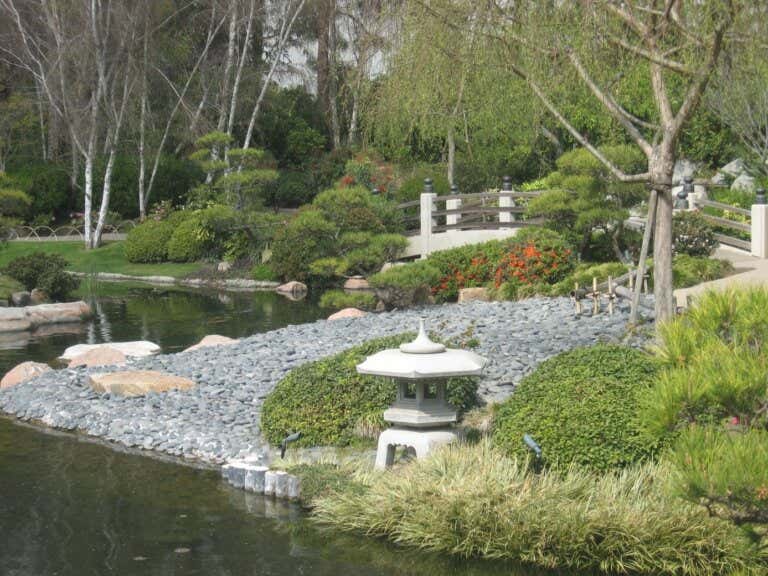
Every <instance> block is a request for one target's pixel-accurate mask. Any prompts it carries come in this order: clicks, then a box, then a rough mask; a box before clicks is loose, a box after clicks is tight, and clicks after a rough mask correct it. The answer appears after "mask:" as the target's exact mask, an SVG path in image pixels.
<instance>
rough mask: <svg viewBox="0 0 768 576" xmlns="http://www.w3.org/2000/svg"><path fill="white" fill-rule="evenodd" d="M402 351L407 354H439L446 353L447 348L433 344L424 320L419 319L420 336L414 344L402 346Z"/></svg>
mask: <svg viewBox="0 0 768 576" xmlns="http://www.w3.org/2000/svg"><path fill="white" fill-rule="evenodd" d="M400 351H401V352H405V353H406V354H439V353H441V352H445V346H443V345H442V344H439V343H437V342H432V340H430V339H429V336H427V331H426V330H425V328H424V318H419V334H418V336H416V339H415V340H414V341H413V342H409V343H408V344H401V345H400Z"/></svg>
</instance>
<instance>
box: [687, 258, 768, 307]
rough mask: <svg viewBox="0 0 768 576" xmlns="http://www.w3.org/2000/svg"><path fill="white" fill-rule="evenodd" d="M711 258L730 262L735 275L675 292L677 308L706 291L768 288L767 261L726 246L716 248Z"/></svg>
mask: <svg viewBox="0 0 768 576" xmlns="http://www.w3.org/2000/svg"><path fill="white" fill-rule="evenodd" d="M712 257H713V258H720V259H722V260H728V261H729V262H731V264H733V267H734V269H735V273H734V274H732V275H731V276H728V277H726V278H720V279H719V280H712V281H711V282H702V283H701V284H697V285H696V286H691V287H690V288H680V289H678V290H675V299H676V300H677V305H678V306H682V307H686V306H687V304H686V303H687V301H688V297H691V298H696V296H698V295H700V294H702V293H704V292H706V291H707V290H723V289H726V288H730V287H733V286H754V285H758V286H768V260H763V259H761V258H756V257H755V256H752V255H751V254H747V253H746V252H744V251H742V250H737V249H736V248H729V247H727V246H721V247H720V248H718V249H717V250H716V251H715V254H714V255H713V256H712Z"/></svg>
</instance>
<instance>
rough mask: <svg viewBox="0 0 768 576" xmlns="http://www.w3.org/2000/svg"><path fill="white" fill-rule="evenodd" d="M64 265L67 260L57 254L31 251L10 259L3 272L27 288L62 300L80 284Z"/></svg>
mask: <svg viewBox="0 0 768 576" xmlns="http://www.w3.org/2000/svg"><path fill="white" fill-rule="evenodd" d="M66 267H67V261H66V260H65V259H64V258H63V257H62V256H60V255H58V254H46V253H44V252H33V253H32V254H28V255H26V256H19V257H18V258H14V259H13V260H11V262H9V263H8V265H7V266H6V267H5V268H4V269H3V273H4V274H6V275H8V276H10V277H11V278H14V279H15V280H18V281H19V282H21V283H22V284H23V285H24V288H26V289H27V290H33V289H35V288H39V289H40V290H43V291H45V292H46V293H47V294H48V296H50V298H51V299H53V300H63V299H65V298H66V297H67V296H68V295H69V293H70V292H72V291H73V290H75V289H76V288H77V287H78V285H79V284H80V282H79V280H78V279H77V278H75V277H74V276H71V275H70V274H67V272H66V271H65V268H66Z"/></svg>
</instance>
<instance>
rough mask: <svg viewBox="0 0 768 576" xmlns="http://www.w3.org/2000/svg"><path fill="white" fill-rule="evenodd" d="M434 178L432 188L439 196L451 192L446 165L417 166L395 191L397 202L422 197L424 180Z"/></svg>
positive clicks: (410, 200)
mask: <svg viewBox="0 0 768 576" xmlns="http://www.w3.org/2000/svg"><path fill="white" fill-rule="evenodd" d="M426 178H429V179H430V180H432V189H433V191H434V192H435V194H437V195H438V196H445V195H446V194H449V193H450V192H451V185H450V184H449V183H448V178H447V177H446V176H445V167H444V166H430V165H425V166H417V167H415V168H414V169H413V171H412V172H411V173H410V174H409V176H408V177H407V178H406V179H405V180H404V181H403V183H402V184H400V186H398V188H397V190H396V191H395V193H394V197H395V200H396V201H397V202H412V201H414V200H418V199H419V198H420V197H421V193H422V192H424V180H425V179H426Z"/></svg>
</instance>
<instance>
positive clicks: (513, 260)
mask: <svg viewBox="0 0 768 576" xmlns="http://www.w3.org/2000/svg"><path fill="white" fill-rule="evenodd" d="M570 259H571V251H570V250H568V249H566V250H563V251H562V252H558V251H556V250H551V249H550V250H540V249H538V248H537V247H536V246H535V245H534V244H526V245H525V246H513V247H512V250H511V251H510V252H509V253H508V254H507V255H506V256H505V257H504V258H503V259H502V261H501V263H500V264H499V266H498V268H496V272H495V273H494V284H495V285H496V287H497V288H498V287H499V286H501V285H502V284H503V283H504V282H508V281H510V280H512V281H516V282H518V283H520V284H536V283H539V282H545V283H554V282H556V281H557V280H558V279H559V278H558V276H559V275H560V269H561V268H562V267H564V266H567V265H568V264H569V262H570Z"/></svg>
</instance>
